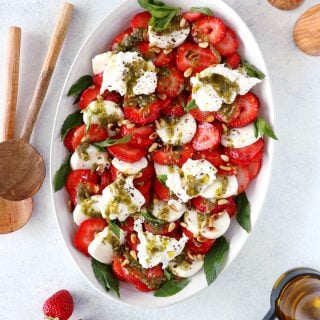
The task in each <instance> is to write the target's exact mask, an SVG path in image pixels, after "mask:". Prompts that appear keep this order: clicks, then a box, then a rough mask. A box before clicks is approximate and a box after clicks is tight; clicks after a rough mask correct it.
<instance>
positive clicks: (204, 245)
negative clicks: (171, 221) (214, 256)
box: [182, 228, 216, 254]
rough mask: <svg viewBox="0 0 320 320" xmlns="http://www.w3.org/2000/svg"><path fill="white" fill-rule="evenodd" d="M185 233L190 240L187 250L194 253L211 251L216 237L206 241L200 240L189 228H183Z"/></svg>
mask: <svg viewBox="0 0 320 320" xmlns="http://www.w3.org/2000/svg"><path fill="white" fill-rule="evenodd" d="M182 230H183V233H184V234H185V235H186V236H187V237H188V238H189V241H188V242H187V244H186V248H187V250H188V251H189V252H190V253H192V254H206V253H208V252H209V251H210V249H211V248H212V246H213V244H214V242H215V241H216V240H215V239H208V240H207V241H204V242H199V241H197V240H196V239H195V238H194V235H193V234H192V232H190V231H189V230H188V229H186V228H183V229H182Z"/></svg>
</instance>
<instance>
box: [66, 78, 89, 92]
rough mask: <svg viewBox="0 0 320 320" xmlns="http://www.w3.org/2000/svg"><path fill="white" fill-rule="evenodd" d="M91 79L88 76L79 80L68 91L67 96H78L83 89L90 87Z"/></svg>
mask: <svg viewBox="0 0 320 320" xmlns="http://www.w3.org/2000/svg"><path fill="white" fill-rule="evenodd" d="M92 84H93V82H92V77H91V76H89V75H86V76H82V77H81V78H79V79H78V80H77V81H76V82H75V83H74V84H73V85H72V86H71V88H70V89H69V91H68V93H67V96H68V97H71V96H79V95H80V94H81V93H82V92H83V91H84V90H85V89H87V88H88V87H90V86H92Z"/></svg>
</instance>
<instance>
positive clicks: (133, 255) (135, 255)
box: [130, 250, 138, 260]
mask: <svg viewBox="0 0 320 320" xmlns="http://www.w3.org/2000/svg"><path fill="white" fill-rule="evenodd" d="M130 256H131V257H132V258H133V259H134V260H137V259H138V258H137V253H136V252H135V251H134V250H131V251H130Z"/></svg>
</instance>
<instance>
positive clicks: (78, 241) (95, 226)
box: [73, 218, 108, 256]
mask: <svg viewBox="0 0 320 320" xmlns="http://www.w3.org/2000/svg"><path fill="white" fill-rule="evenodd" d="M107 225H108V223H107V221H106V220H104V219H100V218H94V219H88V220H85V221H84V222H82V223H81V225H80V226H79V229H78V230H77V232H76V234H75V235H74V239H73V244H74V246H75V247H76V248H77V249H78V250H79V251H81V252H83V253H84V254H86V255H88V256H89V252H88V247H89V244H90V242H91V241H92V240H93V239H94V236H95V235H96V234H97V233H98V232H101V231H102V230H103V229H104V228H105V227H106V226H107Z"/></svg>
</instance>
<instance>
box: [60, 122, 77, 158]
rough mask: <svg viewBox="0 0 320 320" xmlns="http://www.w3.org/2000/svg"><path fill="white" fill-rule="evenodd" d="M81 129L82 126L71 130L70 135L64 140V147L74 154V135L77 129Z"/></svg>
mask: <svg viewBox="0 0 320 320" xmlns="http://www.w3.org/2000/svg"><path fill="white" fill-rule="evenodd" d="M79 127H81V126H76V127H74V128H72V129H70V130H69V131H68V133H67V134H66V136H65V138H64V140H63V143H64V145H65V146H66V148H67V149H68V150H69V151H70V152H74V147H73V145H72V139H73V136H74V133H75V132H76V131H77V129H78V128H79Z"/></svg>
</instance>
